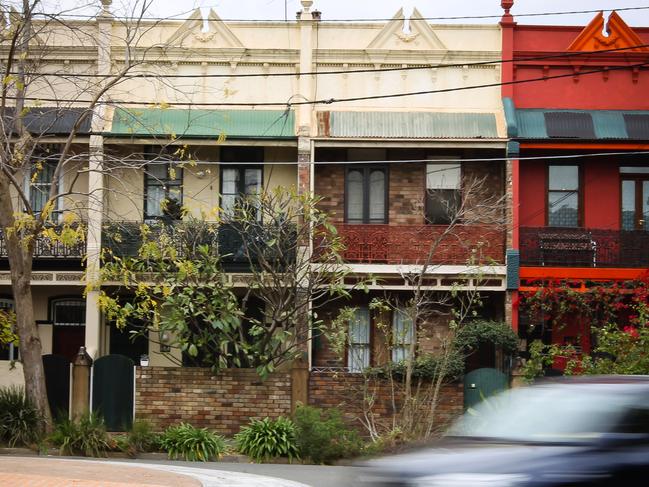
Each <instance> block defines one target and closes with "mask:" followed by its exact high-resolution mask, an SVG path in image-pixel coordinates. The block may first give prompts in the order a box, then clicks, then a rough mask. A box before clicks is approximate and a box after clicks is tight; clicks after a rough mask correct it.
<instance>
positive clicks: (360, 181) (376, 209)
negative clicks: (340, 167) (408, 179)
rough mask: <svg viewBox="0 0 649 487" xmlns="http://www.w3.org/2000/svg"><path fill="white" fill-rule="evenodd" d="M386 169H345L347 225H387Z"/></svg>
mask: <svg viewBox="0 0 649 487" xmlns="http://www.w3.org/2000/svg"><path fill="white" fill-rule="evenodd" d="M387 179H388V178H387V169H386V168H384V167H359V168H349V169H347V174H346V178H345V185H346V191H345V217H346V221H347V223H387V221H388V215H387V194H388V193H387V186H388V185H387Z"/></svg>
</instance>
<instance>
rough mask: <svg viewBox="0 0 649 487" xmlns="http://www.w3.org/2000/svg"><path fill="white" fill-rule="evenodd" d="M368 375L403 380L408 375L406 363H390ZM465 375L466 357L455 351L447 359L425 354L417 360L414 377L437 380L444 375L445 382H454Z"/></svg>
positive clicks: (413, 372)
mask: <svg viewBox="0 0 649 487" xmlns="http://www.w3.org/2000/svg"><path fill="white" fill-rule="evenodd" d="M367 372H368V374H370V375H378V376H380V377H388V376H390V374H391V375H392V377H394V378H397V379H402V378H403V377H405V374H406V362H405V361H404V360H401V361H399V362H389V363H387V364H385V365H382V366H379V367H373V368H370V369H367ZM463 373H464V356H463V355H462V353H460V351H459V350H457V349H453V350H450V351H449V352H448V356H447V357H443V356H441V355H434V354H431V353H424V354H421V355H418V356H417V357H416V358H415V363H414V367H413V369H412V376H413V378H415V379H421V380H435V379H437V378H439V376H440V374H443V375H444V378H443V380H445V381H453V380H457V379H459V378H460V377H461V376H462V374H463Z"/></svg>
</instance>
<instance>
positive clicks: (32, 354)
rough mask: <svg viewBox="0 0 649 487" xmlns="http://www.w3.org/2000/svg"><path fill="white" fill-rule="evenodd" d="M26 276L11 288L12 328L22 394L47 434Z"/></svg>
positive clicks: (39, 355)
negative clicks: (17, 345)
mask: <svg viewBox="0 0 649 487" xmlns="http://www.w3.org/2000/svg"><path fill="white" fill-rule="evenodd" d="M12 274H13V272H12ZM26 274H27V275H24V274H23V275H22V276H20V277H19V278H18V279H17V280H16V281H14V282H13V286H12V288H13V295H14V296H13V297H14V304H15V306H16V328H17V331H18V337H19V338H20V358H21V361H22V364H23V374H24V376H25V394H26V395H27V397H28V398H29V399H30V400H31V402H32V404H34V406H36V408H37V409H38V412H39V413H40V415H41V417H42V418H43V420H44V421H43V429H44V432H50V431H51V427H52V417H51V413H50V406H49V403H48V400H47V389H46V388H45V369H44V367H43V358H42V354H43V351H42V350H43V349H42V346H41V339H40V336H39V334H38V327H37V325H36V322H35V321H34V307H33V300H32V289H31V283H30V280H31V272H28V273H26Z"/></svg>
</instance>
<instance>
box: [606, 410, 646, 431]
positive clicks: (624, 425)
mask: <svg viewBox="0 0 649 487" xmlns="http://www.w3.org/2000/svg"><path fill="white" fill-rule="evenodd" d="M614 432H615V433H636V434H644V435H649V407H642V406H641V407H633V408H630V409H629V410H628V412H627V413H626V414H624V415H623V416H622V418H621V419H620V422H619V423H618V424H617V426H616V427H615V430H614Z"/></svg>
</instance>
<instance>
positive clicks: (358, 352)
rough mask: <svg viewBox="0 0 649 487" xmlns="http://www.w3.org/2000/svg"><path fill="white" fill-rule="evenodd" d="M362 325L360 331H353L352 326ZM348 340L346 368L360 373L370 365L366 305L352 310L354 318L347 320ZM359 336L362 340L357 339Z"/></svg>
mask: <svg viewBox="0 0 649 487" xmlns="http://www.w3.org/2000/svg"><path fill="white" fill-rule="evenodd" d="M355 325H356V326H364V327H365V329H364V330H361V331H360V333H358V334H357V333H354V330H353V327H354V326H355ZM348 326H349V328H348V331H349V340H348V344H347V370H348V371H349V372H352V373H360V372H362V371H363V370H364V369H366V368H367V367H369V366H370V354H371V349H370V346H371V345H370V344H371V340H370V331H371V316H370V310H369V308H367V307H359V308H356V310H355V311H354V318H353V319H352V320H350V321H349V325H348ZM357 336H361V338H362V339H364V341H357V340H356V337H357Z"/></svg>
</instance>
